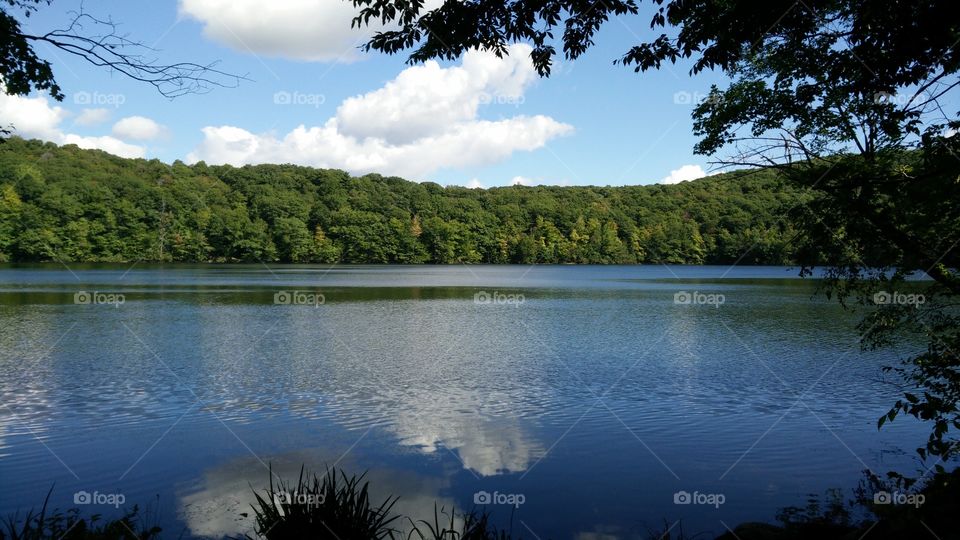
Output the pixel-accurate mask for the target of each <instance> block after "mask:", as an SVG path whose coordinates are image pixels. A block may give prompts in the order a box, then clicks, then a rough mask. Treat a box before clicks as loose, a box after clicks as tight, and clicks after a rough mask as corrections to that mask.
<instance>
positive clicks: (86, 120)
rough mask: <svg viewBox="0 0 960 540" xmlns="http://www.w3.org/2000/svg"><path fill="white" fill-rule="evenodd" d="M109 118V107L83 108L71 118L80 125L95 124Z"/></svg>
mask: <svg viewBox="0 0 960 540" xmlns="http://www.w3.org/2000/svg"><path fill="white" fill-rule="evenodd" d="M109 119H110V109H84V110H82V111H80V114H79V115H77V117H76V118H75V119H74V120H73V122H74V123H75V124H80V125H81V126H96V125H99V124H102V123H104V122H106V121H107V120H109Z"/></svg>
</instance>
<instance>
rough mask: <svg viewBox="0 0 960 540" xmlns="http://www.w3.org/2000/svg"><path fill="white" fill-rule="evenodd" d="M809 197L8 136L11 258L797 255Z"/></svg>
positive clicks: (785, 191) (687, 258)
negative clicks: (799, 219)
mask: <svg viewBox="0 0 960 540" xmlns="http://www.w3.org/2000/svg"><path fill="white" fill-rule="evenodd" d="M806 200H807V196H806V194H805V192H803V191H802V190H801V189H799V188H796V187H793V186H792V185H791V184H789V183H787V182H785V181H783V180H782V179H781V178H779V177H778V175H777V174H775V173H773V172H771V171H754V172H750V173H748V172H733V173H726V174H721V175H716V176H712V177H708V178H704V179H701V180H697V181H692V182H684V183H681V184H676V185H646V186H622V187H595V186H589V187H556V186H537V187H527V186H511V187H499V188H491V189H486V190H483V189H467V188H463V187H457V186H447V187H443V186H440V185H438V184H435V183H432V182H424V183H416V182H410V181H407V180H404V179H402V178H397V177H384V176H380V175H377V174H368V175H365V176H360V177H356V176H350V175H349V174H347V173H346V172H344V171H340V170H333V169H316V168H311V167H301V166H295V165H256V166H244V167H232V166H229V165H224V166H210V165H206V164H205V163H203V162H200V163H197V164H194V165H186V164H184V163H182V162H180V161H177V162H174V163H173V164H166V163H163V162H160V161H158V160H144V159H124V158H119V157H116V156H113V155H111V154H108V153H105V152H101V151H98V150H83V149H80V148H78V147H76V146H74V145H65V146H57V145H55V144H53V143H49V142H41V141H37V140H29V141H28V140H23V139H20V138H17V137H11V138H9V139H7V140H6V141H5V142H3V144H0V261H13V262H16V261H54V260H60V261H64V262H67V261H76V262H121V261H135V260H146V261H164V262H168V261H184V262H241V261H264V262H291V263H334V262H341V263H407V264H417V263H438V264H451V263H523V264H529V263H547V264H549V263H581V264H637V263H650V264H657V263H667V264H731V263H734V262H737V261H739V262H740V263H741V264H789V263H791V262H792V261H793V255H794V251H795V249H794V246H793V244H792V242H791V240H792V239H793V238H794V237H795V236H796V231H795V230H794V227H793V225H792V224H791V222H790V220H788V219H785V216H786V214H787V212H788V211H789V210H790V209H791V208H794V207H797V206H798V205H800V204H802V203H804V202H806Z"/></svg>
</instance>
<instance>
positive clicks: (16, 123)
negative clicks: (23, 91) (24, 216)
mask: <svg viewBox="0 0 960 540" xmlns="http://www.w3.org/2000/svg"><path fill="white" fill-rule="evenodd" d="M68 116H70V113H68V112H67V111H66V110H64V109H63V107H60V106H59V105H51V104H50V102H49V101H48V100H47V98H46V97H44V96H38V97H23V96H9V95H7V94H6V92H4V91H3V89H2V88H0V121H2V122H3V124H4V125H5V126H7V125H10V126H12V131H13V133H14V134H15V135H19V136H21V137H23V138H26V139H34V138H35V139H43V140H45V141H51V142H55V143H57V144H75V145H77V146H79V147H81V148H91V149H100V150H104V151H107V152H110V153H111V154H116V155H118V156H121V157H130V158H138V157H144V155H145V154H146V149H145V148H144V147H142V146H137V145H133V144H128V143H125V142H123V141H121V140H120V139H117V138H115V137H110V136H109V135H107V136H102V137H84V136H81V135H76V134H73V133H64V132H63V130H62V129H61V126H60V124H61V123H62V122H63V121H64V120H65V119H66V118H67V117H68ZM81 116H82V113H81Z"/></svg>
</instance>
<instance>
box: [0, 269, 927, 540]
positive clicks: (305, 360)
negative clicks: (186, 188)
mask: <svg viewBox="0 0 960 540" xmlns="http://www.w3.org/2000/svg"><path fill="white" fill-rule="evenodd" d="M796 276H797V271H796V269H787V268H779V267H777V268H774V267H735V268H729V267H709V266H707V267H689V266H605V267H597V266H523V267H521V266H335V267H327V266H307V265H270V266H266V265H233V266H228V265H196V266H190V265H177V266H157V265H145V264H136V265H74V264H71V265H70V266H69V268H67V267H65V266H63V265H29V266H23V265H21V266H14V265H4V266H0V368H2V373H3V377H2V378H0V401H2V407H0V478H2V479H3V480H2V484H3V489H2V490H0V515H4V516H5V515H7V514H10V513H12V512H14V511H16V510H17V509H20V511H21V512H23V511H24V510H25V509H27V508H29V507H38V506H39V505H40V504H41V503H42V501H43V498H44V496H45V495H46V493H47V492H48V490H50V488H51V486H55V489H54V492H53V495H52V497H51V505H54V506H58V507H60V508H66V507H69V506H73V503H74V497H75V494H77V493H80V492H87V493H90V494H93V493H96V494H98V495H99V498H98V500H99V501H101V502H103V503H104V504H90V505H84V506H82V508H84V511H85V512H88V513H93V512H98V513H103V514H107V515H112V514H115V513H116V510H115V508H114V506H116V504H114V505H113V506H111V502H113V503H116V502H117V501H119V500H120V499H119V498H118V497H116V495H122V499H123V501H124V502H125V504H126V506H128V507H129V506H132V504H133V503H139V504H140V505H141V507H142V506H143V505H144V504H149V505H150V506H151V508H152V509H153V511H154V512H155V513H156V515H157V516H158V520H159V522H160V525H161V526H162V527H163V528H164V531H165V532H164V537H165V538H177V537H180V535H181V534H182V536H183V537H187V538H189V537H222V536H223V535H234V534H238V533H241V532H245V531H249V530H250V527H251V526H252V524H251V522H250V520H249V519H246V518H243V517H241V515H240V514H241V513H243V512H249V504H250V502H251V501H252V496H251V489H250V487H251V485H252V486H254V487H262V486H264V485H266V483H267V481H268V468H267V467H268V466H272V467H273V469H274V470H275V471H279V472H280V473H281V474H282V475H284V476H288V477H289V476H293V475H296V473H297V472H298V471H299V469H300V466H301V465H302V464H306V465H307V467H308V468H311V469H313V470H319V471H322V470H323V468H324V466H325V465H336V466H338V467H343V468H344V469H346V470H347V471H350V472H358V473H359V472H363V471H368V479H369V480H370V481H371V486H372V489H373V491H374V493H375V495H376V496H377V497H385V496H386V495H388V494H395V495H399V496H400V502H399V503H398V505H397V506H396V509H397V510H399V511H401V512H403V513H405V514H408V515H411V516H413V517H414V518H417V519H426V518H428V517H432V515H433V508H434V504H435V503H436V504H439V505H442V506H444V507H445V508H450V507H451V506H456V508H457V509H463V508H466V509H470V508H474V507H476V508H478V509H484V510H488V511H490V512H491V513H492V515H493V518H494V520H496V521H497V522H499V523H501V524H503V525H507V526H509V525H510V523H511V522H512V527H513V531H514V533H517V534H520V535H522V536H523V537H525V538H540V539H546V538H554V539H567V538H578V539H608V538H610V539H612V538H639V537H645V536H646V535H647V533H648V532H649V531H651V530H653V529H656V528H658V527H662V526H663V524H664V523H665V522H666V523H667V524H672V523H675V522H676V521H677V520H682V526H683V529H684V531H685V532H686V533H687V534H691V533H698V532H711V533H713V534H720V533H723V532H725V531H726V527H728V526H729V527H730V528H733V527H734V526H735V525H736V524H738V523H741V522H744V521H772V520H773V518H774V515H775V513H776V511H777V509H779V508H782V507H785V506H790V505H803V504H805V502H806V498H807V494H811V493H817V494H822V493H823V492H824V490H826V489H829V488H834V487H836V488H844V489H850V488H853V487H855V486H856V485H857V483H858V482H859V480H860V479H861V478H862V471H863V470H865V469H871V470H873V471H875V472H878V473H884V472H886V471H888V470H891V469H896V470H901V471H904V472H915V471H916V470H917V468H918V467H919V464H918V462H917V460H916V459H915V457H914V456H915V455H914V453H913V448H915V447H916V446H918V445H919V444H920V443H921V442H922V441H923V440H924V439H925V436H926V433H927V432H926V429H925V426H922V425H920V424H919V423H917V422H915V421H912V419H902V418H901V419H897V421H896V422H893V423H892V424H889V425H888V426H887V427H884V429H883V430H882V431H878V430H877V427H876V422H877V418H878V417H879V416H880V415H881V414H883V413H885V412H886V411H887V410H888V409H889V407H890V405H891V404H892V402H893V401H894V400H895V399H896V396H897V393H896V390H895V389H893V388H891V387H890V386H889V385H888V384H887V383H885V382H884V381H883V379H882V373H881V370H880V368H881V367H882V366H883V365H886V364H891V363H894V362H895V361H896V358H897V357H896V356H895V354H894V353H892V352H890V351H880V352H869V353H865V352H861V351H860V348H859V344H858V342H857V334H856V331H855V330H854V324H855V323H856V321H857V320H858V315H856V314H851V313H847V312H844V311H843V310H841V309H840V308H839V307H838V306H837V305H836V303H835V302H831V301H828V300H826V299H824V298H823V297H822V296H817V295H816V294H815V293H816V281H814V280H811V279H799V278H797V277H796ZM488 494H489V495H488ZM105 496H106V497H105ZM109 496H113V497H112V498H110V497H109ZM80 497H81V500H82V497H83V495H80ZM487 502H490V504H483V503H487ZM475 503H478V504H475ZM682 503H688V504H682Z"/></svg>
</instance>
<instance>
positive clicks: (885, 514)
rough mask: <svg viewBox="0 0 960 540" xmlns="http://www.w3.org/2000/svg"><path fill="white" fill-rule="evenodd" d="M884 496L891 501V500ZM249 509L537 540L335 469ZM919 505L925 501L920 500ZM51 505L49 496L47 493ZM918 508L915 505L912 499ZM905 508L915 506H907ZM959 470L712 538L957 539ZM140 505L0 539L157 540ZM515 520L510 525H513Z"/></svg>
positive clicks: (379, 531)
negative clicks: (377, 493)
mask: <svg viewBox="0 0 960 540" xmlns="http://www.w3.org/2000/svg"><path fill="white" fill-rule="evenodd" d="M879 494H887V498H884V497H883V496H881V495H879ZM255 495H256V503H255V504H254V505H253V512H254V519H255V526H254V534H255V536H249V535H248V536H244V537H243V539H244V540H252V539H253V538H264V539H267V540H288V539H301V538H311V539H319V540H345V539H347V538H349V539H355V540H367V539H369V540H511V539H519V538H524V537H528V538H533V537H534V536H533V535H530V536H523V535H517V534H514V533H513V527H512V526H510V527H508V528H502V527H500V526H498V525H497V524H495V523H493V522H492V521H491V519H490V516H489V515H488V514H486V513H483V512H477V511H469V512H457V511H456V510H454V509H451V510H449V511H448V510H446V509H445V508H437V507H435V508H434V514H433V516H432V517H431V518H429V519H426V520H423V519H421V520H414V519H413V518H411V517H407V516H402V515H399V514H396V513H394V512H392V508H393V506H394V504H395V503H396V501H397V497H395V496H389V497H387V498H385V499H384V500H383V501H381V502H379V504H377V503H375V502H374V501H372V500H371V498H370V493H369V484H368V482H366V481H365V480H364V475H359V476H356V475H355V476H348V475H347V474H346V473H345V472H343V471H340V470H337V469H328V470H327V471H326V472H325V473H324V474H323V475H319V476H318V475H312V474H309V473H307V472H306V471H305V470H301V473H300V476H299V478H298V479H297V481H296V483H294V484H290V483H287V482H285V481H284V480H282V479H278V480H276V481H274V475H273V473H272V471H271V481H270V485H269V488H267V489H266V490H264V491H263V492H256V493H255ZM918 498H919V499H918ZM48 499H49V495H48ZM918 500H919V501H920V503H919V504H911V503H914V502H916V501H918ZM905 501H909V502H910V503H907V502H905ZM958 508H960V469H956V470H954V471H953V472H951V473H946V472H944V473H936V474H934V475H932V476H931V477H930V478H929V479H928V480H927V481H925V482H923V483H922V486H921V485H920V484H914V487H913V488H912V489H906V488H904V487H903V486H902V482H901V481H899V480H896V481H883V480H881V479H880V478H878V477H875V476H872V475H868V476H867V477H866V480H864V482H862V483H861V486H860V487H859V488H858V489H857V490H855V492H854V496H853V498H852V499H851V500H845V499H844V497H843V493H842V492H841V491H840V490H831V491H829V492H827V494H826V496H824V497H811V498H810V499H809V501H808V503H807V505H806V506H803V507H790V508H785V509H783V510H781V511H780V512H779V513H778V514H777V516H776V519H777V522H778V524H776V525H774V524H770V523H743V524H741V525H738V526H736V527H734V528H733V529H731V530H729V531H728V532H726V533H724V534H723V535H721V536H719V537H717V538H716V540H803V539H808V538H816V539H819V540H860V539H863V538H869V539H870V540H895V539H901V538H904V539H905V538H911V539H912V538H938V539H939V540H957V539H960V513H958V512H957V509H958ZM148 521H149V519H147V518H145V517H144V516H142V515H141V514H140V513H139V512H138V508H137V507H136V506H135V507H133V510H131V511H130V512H127V513H126V514H125V515H124V516H123V517H121V518H119V519H116V520H112V521H103V520H101V519H100V518H99V516H92V517H90V518H81V517H80V516H79V511H78V510H77V509H71V510H69V511H67V512H66V513H62V512H59V511H52V512H51V511H48V510H47V502H46V501H44V504H43V506H42V507H41V509H40V510H39V511H38V512H33V511H31V512H28V513H27V514H26V515H25V516H19V515H15V516H10V517H8V518H7V519H6V520H4V521H3V523H2V526H0V540H8V539H9V540H61V539H65V540H121V539H124V540H131V539H133V540H158V539H159V537H160V532H161V531H160V528H159V527H156V526H149V525H147V524H146V522H148ZM511 521H512V520H511ZM648 537H649V538H650V539H658V540H684V539H691V538H710V535H708V534H705V533H698V534H688V533H687V532H685V530H684V527H683V524H682V523H680V522H675V523H669V522H664V524H663V526H662V527H661V528H659V529H656V530H650V531H649V533H648Z"/></svg>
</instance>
